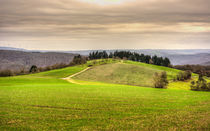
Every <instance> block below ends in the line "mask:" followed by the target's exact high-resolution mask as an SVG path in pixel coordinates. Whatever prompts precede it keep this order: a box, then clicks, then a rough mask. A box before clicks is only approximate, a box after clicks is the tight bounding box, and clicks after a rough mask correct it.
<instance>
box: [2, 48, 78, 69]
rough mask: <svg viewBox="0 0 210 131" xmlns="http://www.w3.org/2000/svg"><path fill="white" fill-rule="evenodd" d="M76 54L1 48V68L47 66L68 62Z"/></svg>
mask: <svg viewBox="0 0 210 131" xmlns="http://www.w3.org/2000/svg"><path fill="white" fill-rule="evenodd" d="M75 55H76V54H72V53H56V52H24V51H16V50H0V70H3V69H11V70H20V69H23V68H25V69H27V70H28V69H29V68H30V67H31V66H32V65H36V66H38V67H46V66H50V65H54V64H57V63H65V64H68V63H70V61H72V59H73V57H74V56H75Z"/></svg>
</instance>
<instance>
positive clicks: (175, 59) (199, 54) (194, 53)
mask: <svg viewBox="0 0 210 131" xmlns="http://www.w3.org/2000/svg"><path fill="white" fill-rule="evenodd" d="M0 50H13V51H24V52H28V53H31V52H42V53H50V52H51V53H52V52H54V53H60V54H63V55H64V54H66V55H67V54H70V56H71V54H81V55H86V56H87V55H88V54H89V53H90V52H93V51H97V50H79V51H46V50H26V49H21V48H11V47H0ZM119 50H121V49H119ZM124 50H125V51H132V52H137V53H143V54H147V55H157V56H162V57H168V58H169V59H170V60H171V63H172V64H173V65H186V64H201V65H209V64H208V63H209V62H210V49H183V50H178V49H175V50H169V49H136V50H135V49H124ZM100 51H101V50H100ZM106 51H107V52H108V53H109V52H114V51H115V50H106ZM67 56H69V55H67ZM0 57H1V56H0ZM58 61H59V60H58ZM0 66H1V64H0Z"/></svg>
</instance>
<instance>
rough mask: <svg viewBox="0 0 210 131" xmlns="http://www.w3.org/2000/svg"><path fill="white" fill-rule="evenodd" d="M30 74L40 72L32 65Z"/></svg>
mask: <svg viewBox="0 0 210 131" xmlns="http://www.w3.org/2000/svg"><path fill="white" fill-rule="evenodd" d="M29 72H30V73H35V72H38V68H37V66H36V65H32V66H31V68H30V70H29Z"/></svg>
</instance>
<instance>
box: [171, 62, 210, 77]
mask: <svg viewBox="0 0 210 131" xmlns="http://www.w3.org/2000/svg"><path fill="white" fill-rule="evenodd" d="M174 68H176V69H178V70H184V71H191V72H193V73H196V74H201V75H204V76H207V77H210V66H202V65H176V66H174Z"/></svg>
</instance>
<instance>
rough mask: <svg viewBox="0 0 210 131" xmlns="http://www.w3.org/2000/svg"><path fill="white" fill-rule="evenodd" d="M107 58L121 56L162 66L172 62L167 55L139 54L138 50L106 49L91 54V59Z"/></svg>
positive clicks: (121, 57)
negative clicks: (108, 51)
mask: <svg viewBox="0 0 210 131" xmlns="http://www.w3.org/2000/svg"><path fill="white" fill-rule="evenodd" d="M103 58H104V59H106V58H120V59H128V60H132V61H138V62H144V63H148V64H154V65H160V66H166V67H168V66H170V65H171V62H170V60H169V59H168V58H167V57H166V58H163V57H158V56H156V55H155V56H150V55H145V54H139V53H136V52H130V51H115V52H111V53H109V54H108V53H107V52H106V51H102V52H99V51H96V52H91V53H90V54H89V59H91V60H93V59H103Z"/></svg>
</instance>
